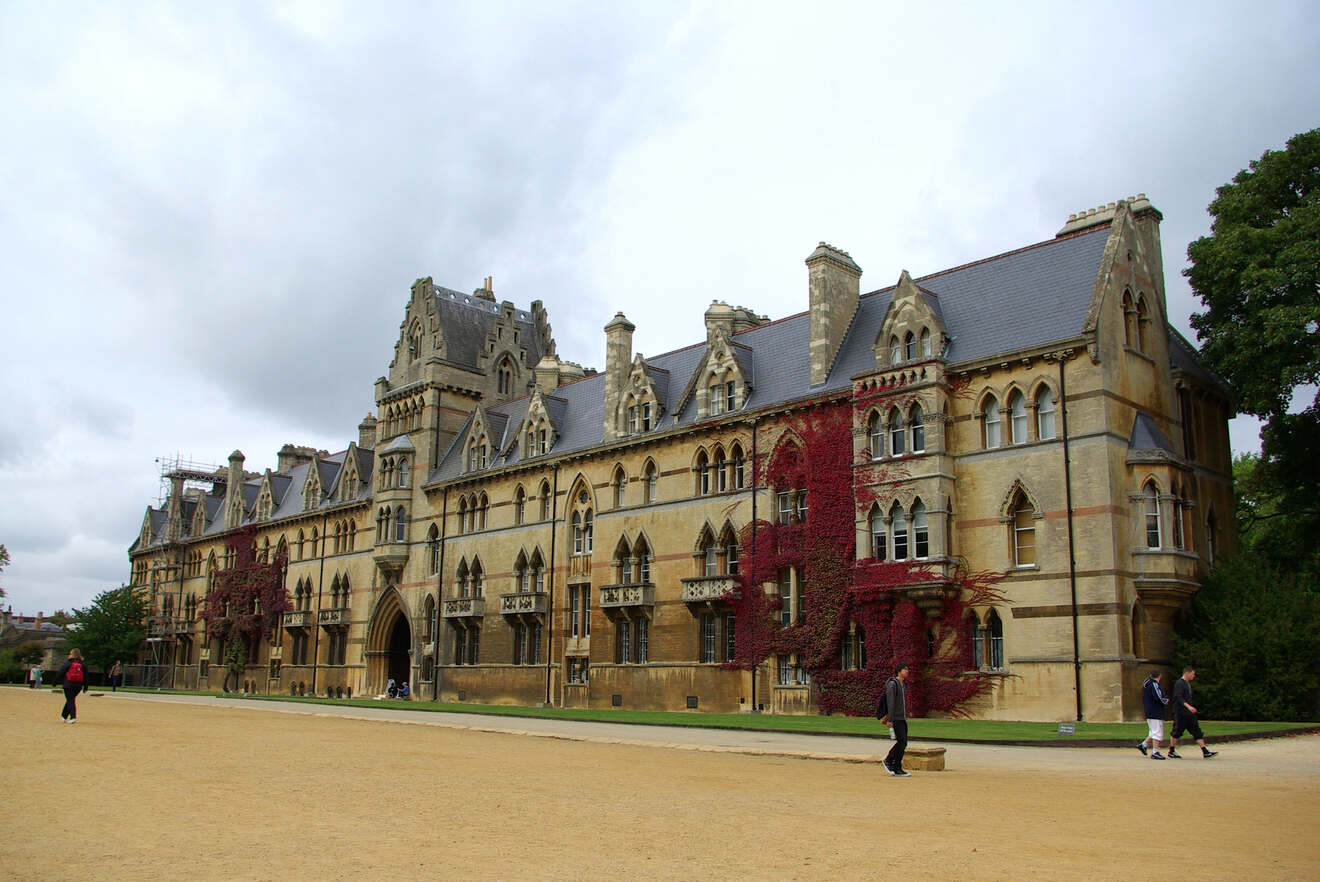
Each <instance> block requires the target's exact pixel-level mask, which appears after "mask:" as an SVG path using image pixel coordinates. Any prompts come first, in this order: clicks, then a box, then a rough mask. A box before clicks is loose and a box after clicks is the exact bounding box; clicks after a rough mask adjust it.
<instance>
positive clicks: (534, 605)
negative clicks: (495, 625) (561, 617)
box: [500, 591, 548, 615]
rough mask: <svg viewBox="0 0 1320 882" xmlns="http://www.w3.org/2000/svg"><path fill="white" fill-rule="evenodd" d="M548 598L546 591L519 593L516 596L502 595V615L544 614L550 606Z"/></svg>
mask: <svg viewBox="0 0 1320 882" xmlns="http://www.w3.org/2000/svg"><path fill="white" fill-rule="evenodd" d="M547 597H548V595H546V593H545V592H544V591H529V592H517V593H514V594H501V595H500V613H501V614H502V615H515V614H517V613H532V614H535V613H543V612H545V611H546V608H547V606H548V604H547Z"/></svg>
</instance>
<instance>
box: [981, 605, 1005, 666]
mask: <svg viewBox="0 0 1320 882" xmlns="http://www.w3.org/2000/svg"><path fill="white" fill-rule="evenodd" d="M985 630H986V633H987V636H988V637H989V638H990V667H992V668H994V669H995V670H997V671H1002V670H1003V669H1004V623H1003V621H1002V620H1001V619H1000V618H999V612H998V611H997V610H993V609H992V610H990V617H989V618H987V619H986V620H985Z"/></svg>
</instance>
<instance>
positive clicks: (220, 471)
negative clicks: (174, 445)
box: [156, 453, 229, 508]
mask: <svg viewBox="0 0 1320 882" xmlns="http://www.w3.org/2000/svg"><path fill="white" fill-rule="evenodd" d="M156 465H158V466H160V492H159V493H158V495H157V502H156V505H157V507H158V508H162V507H164V505H165V500H167V499H169V496H170V492H171V491H172V489H173V487H174V481H175V480H176V479H178V478H182V479H183V485H184V488H185V489H187V488H188V487H199V488H200V487H201V485H204V484H209V485H210V486H209V487H206V488H205V489H206V491H207V492H208V493H213V492H215V491H216V490H217V489H218V488H220V487H224V486H225V485H226V484H227V483H229V473H228V472H227V471H225V469H224V467H223V466H218V465H215V464H213V463H207V462H199V461H196V460H192V459H185V458H184V457H183V456H181V455H180V454H178V453H175V454H174V455H173V456H171V455H169V454H166V455H165V456H158V457H156Z"/></svg>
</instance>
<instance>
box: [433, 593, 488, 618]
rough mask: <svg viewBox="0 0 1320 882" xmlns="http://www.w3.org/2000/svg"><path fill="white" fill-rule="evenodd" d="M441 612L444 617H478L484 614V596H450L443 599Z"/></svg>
mask: <svg viewBox="0 0 1320 882" xmlns="http://www.w3.org/2000/svg"><path fill="white" fill-rule="evenodd" d="M441 614H442V615H443V616H444V617H445V618H446V619H479V618H481V617H482V616H484V615H485V614H486V598H484V597H450V598H447V599H446V600H445V601H444V605H443V608H442V609H441Z"/></svg>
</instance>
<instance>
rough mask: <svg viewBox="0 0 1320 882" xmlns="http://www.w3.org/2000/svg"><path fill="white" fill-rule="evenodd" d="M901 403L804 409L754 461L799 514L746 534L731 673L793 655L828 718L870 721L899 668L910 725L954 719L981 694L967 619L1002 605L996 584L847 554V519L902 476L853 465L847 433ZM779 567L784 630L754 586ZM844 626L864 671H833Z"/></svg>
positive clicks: (907, 400)
mask: <svg viewBox="0 0 1320 882" xmlns="http://www.w3.org/2000/svg"><path fill="white" fill-rule="evenodd" d="M911 402H912V398H911V396H908V395H905V394H904V393H903V392H902V390H901V389H899V390H894V389H884V390H879V391H874V390H866V391H864V392H862V393H859V394H857V395H854V397H853V398H852V399H851V400H840V401H836V402H831V403H827V404H824V405H821V406H817V407H814V408H812V409H811V410H810V411H808V412H804V413H803V414H802V415H801V416H799V417H797V418H795V419H793V420H792V421H791V422H790V425H789V427H788V428H787V429H786V430H785V432H784V433H783V435H782V436H781V437H780V438H779V440H778V443H777V444H776V445H775V449H774V452H773V454H771V455H770V456H769V457H766V458H764V465H762V463H760V462H758V463H756V468H757V480H758V484H759V485H760V486H763V487H770V488H772V489H774V490H776V491H802V490H805V491H806V498H807V503H808V505H807V516H806V518H805V520H802V521H799V520H798V519H797V518H796V516H795V517H793V518H791V519H790V522H789V523H787V524H780V523H776V522H771V521H765V520H761V521H758V522H757V523H755V524H753V525H749V526H748V527H747V528H746V529H745V530H744V532H743V536H742V544H743V548H744V552H743V555H742V557H741V559H740V561H739V576H738V581H737V588H736V589H735V590H734V591H733V592H732V593H731V594H730V595H729V596H728V597H727V598H726V600H727V601H728V602H729V603H730V604H731V606H732V607H733V611H734V615H735V635H734V646H735V652H736V654H737V655H736V658H734V659H733V660H732V661H731V662H730V664H731V665H732V666H735V667H740V668H752V667H755V666H756V665H758V664H760V663H761V662H763V661H765V660H766V659H767V658H769V657H770V655H772V654H776V653H778V654H784V653H792V654H795V655H796V656H798V659H799V664H801V665H803V666H805V667H806V669H807V671H808V672H809V673H810V675H811V681H812V683H813V688H815V689H816V690H817V698H818V703H819V706H820V708H821V710H823V711H825V712H827V713H836V712H837V713H845V714H851V715H863V714H871V713H874V711H875V707H876V705H877V703H878V702H879V699H880V696H881V694H882V693H883V691H884V684H885V681H886V680H887V679H888V677H889V676H891V675H892V673H893V670H894V667H895V665H896V664H897V663H898V662H906V663H907V664H908V665H909V667H910V668H911V669H912V672H913V676H912V677H911V679H910V680H909V682H908V713H909V715H910V716H922V715H925V714H926V713H927V712H929V711H940V712H945V713H952V714H957V713H959V712H960V708H961V707H962V706H963V705H964V704H965V703H966V702H967V700H968V699H970V698H972V697H973V696H975V695H977V694H979V693H980V692H982V691H983V690H985V689H986V688H987V687H988V685H989V684H988V682H987V681H986V680H984V679H983V678H982V677H980V676H979V675H978V674H977V673H975V671H976V665H975V664H973V660H972V640H971V629H972V627H973V625H972V622H973V620H972V618H971V617H970V616H969V615H968V610H969V609H970V608H971V607H973V606H981V605H985V604H989V603H993V602H995V601H997V600H999V599H1000V596H999V594H998V593H997V591H996V590H995V587H994V586H995V583H996V582H997V581H998V580H999V578H1000V576H999V575H998V574H993V573H981V574H969V573H967V572H965V571H964V570H962V569H960V568H954V572H953V574H952V575H951V576H947V575H944V574H942V573H941V572H938V571H937V570H935V569H933V568H931V567H929V566H927V565H925V564H923V563H921V562H913V561H894V562H879V561H876V560H873V559H871V558H869V557H867V558H858V556H857V549H856V536H857V527H856V523H857V519H858V518H859V516H864V514H865V512H866V511H868V510H869V509H870V506H871V503H872V502H876V501H879V502H880V503H881V504H882V506H883V505H885V504H887V503H888V501H889V500H890V499H892V498H893V494H894V492H895V490H896V489H897V488H898V487H901V486H902V483H903V481H904V479H905V477H906V476H905V475H904V474H903V473H902V471H901V468H895V466H894V465H893V464H892V462H891V461H884V462H881V463H874V462H872V461H871V458H870V456H869V453H866V452H864V453H863V455H862V456H859V457H856V458H855V457H854V446H853V427H854V425H860V426H866V424H867V423H866V418H867V416H868V414H869V413H870V412H871V410H872V409H873V408H876V409H878V410H879V412H880V413H882V414H883V413H887V412H888V410H889V408H891V407H893V406H898V407H899V408H900V410H901V411H902V412H904V413H906V412H907V411H908V408H909V406H910V404H911ZM900 462H901V460H900ZM877 488H879V489H877ZM789 567H796V568H797V570H798V573H799V581H800V582H801V583H802V584H804V585H805V588H804V589H803V591H802V597H801V604H802V612H803V620H802V621H801V622H794V623H793V624H791V625H788V626H783V625H781V624H780V616H779V612H780V598H779V596H778V593H777V592H776V593H772V594H767V593H765V591H764V590H763V589H762V585H764V584H775V583H777V581H778V575H779V573H780V572H781V571H783V570H785V569H787V568H789ZM918 601H919V602H920V603H921V606H918ZM928 610H929V611H931V612H932V613H933V615H928V612H927V611H928ZM851 623H856V624H857V625H858V626H860V627H861V628H862V629H863V632H864V635H865V650H866V658H865V666H864V667H861V668H857V669H851V670H843V669H842V668H841V664H842V659H841V649H842V647H841V644H842V642H843V641H844V640H845V639H846V638H847V637H848V634H849V629H850V624H851ZM932 648H933V651H932ZM854 664H856V660H854Z"/></svg>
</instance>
